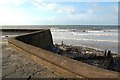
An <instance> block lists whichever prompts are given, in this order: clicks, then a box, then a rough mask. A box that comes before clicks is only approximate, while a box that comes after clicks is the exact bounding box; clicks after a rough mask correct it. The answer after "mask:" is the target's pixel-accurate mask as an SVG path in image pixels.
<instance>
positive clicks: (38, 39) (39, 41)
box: [16, 30, 53, 49]
mask: <svg viewBox="0 0 120 80" xmlns="http://www.w3.org/2000/svg"><path fill="white" fill-rule="evenodd" d="M16 39H17V40H20V41H22V42H25V43H27V44H30V45H33V46H36V47H39V48H43V49H50V48H51V47H52V46H53V40H52V35H51V32H50V30H40V31H37V32H32V33H30V34H26V35H22V36H18V37H16Z"/></svg>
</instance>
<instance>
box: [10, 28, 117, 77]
mask: <svg viewBox="0 0 120 80" xmlns="http://www.w3.org/2000/svg"><path fill="white" fill-rule="evenodd" d="M8 42H9V44H12V45H14V46H15V47H17V48H19V49H20V50H21V51H23V52H25V53H28V54H30V55H31V54H32V55H35V56H36V57H34V60H35V61H36V60H37V59H38V58H39V59H40V60H38V61H39V62H40V64H41V63H42V64H43V65H45V66H46V67H48V68H49V69H51V70H52V71H54V72H57V73H60V74H62V75H63V76H65V77H69V78H70V77H74V78H75V77H76V78H118V72H114V71H109V70H106V69H102V68H98V67H95V66H91V65H88V64H86V63H82V62H78V61H76V60H73V59H70V58H68V57H65V56H61V55H58V54H57V53H53V52H50V51H47V50H45V49H48V48H50V47H52V45H53V41H52V36H51V32H50V30H49V29H47V30H41V31H37V32H32V33H28V34H25V35H21V36H18V37H14V38H9V39H8ZM37 57H38V58H37ZM35 58H37V59H35Z"/></svg>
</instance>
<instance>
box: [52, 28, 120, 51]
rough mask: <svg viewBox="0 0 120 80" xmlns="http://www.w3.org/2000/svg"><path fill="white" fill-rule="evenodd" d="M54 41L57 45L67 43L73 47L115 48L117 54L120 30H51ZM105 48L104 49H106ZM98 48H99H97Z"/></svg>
mask: <svg viewBox="0 0 120 80" xmlns="http://www.w3.org/2000/svg"><path fill="white" fill-rule="evenodd" d="M51 32H52V36H53V41H54V42H56V43H61V41H63V42H65V44H72V45H82V44H85V45H88V46H89V44H91V45H93V47H94V45H95V46H96V45H98V48H100V47H99V44H100V45H101V46H102V45H104V46H106V47H105V48H106V49H107V48H109V49H110V50H113V49H112V48H115V49H116V50H115V49H114V50H113V51H114V52H117V47H118V45H117V44H118V30H115V29H114V30H111V29H106V30H79V29H58V28H57V29H51ZM104 46H103V47H104ZM95 48H97V47H95Z"/></svg>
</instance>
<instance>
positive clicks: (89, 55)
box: [53, 44, 120, 72]
mask: <svg viewBox="0 0 120 80" xmlns="http://www.w3.org/2000/svg"><path fill="white" fill-rule="evenodd" d="M54 46H55V47H56V49H57V50H56V51H53V52H55V53H57V54H59V55H62V56H66V57H69V58H71V59H74V60H77V61H81V62H84V63H87V64H89V65H93V66H96V67H100V68H104V69H108V70H112V71H117V72H120V68H118V66H120V56H119V55H118V54H116V53H113V52H111V57H105V56H104V53H105V51H103V50H98V49H93V48H90V47H84V46H73V45H65V44H61V45H58V44H55V45H54ZM54 50H55V49H54ZM107 52H109V51H107Z"/></svg>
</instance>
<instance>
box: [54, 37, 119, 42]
mask: <svg viewBox="0 0 120 80" xmlns="http://www.w3.org/2000/svg"><path fill="white" fill-rule="evenodd" d="M53 39H63V40H74V41H76V40H77V41H81V40H82V41H95V42H115V43H117V42H118V41H116V40H97V39H96V40H95V39H80V38H65V37H64V38H63V37H62V38H60V37H56V38H53Z"/></svg>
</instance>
